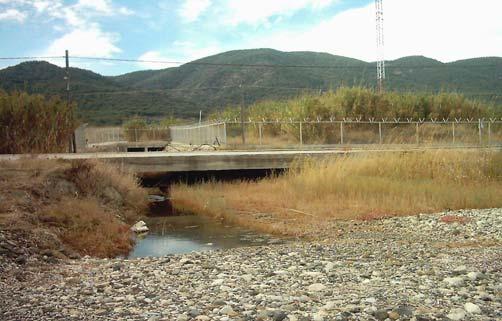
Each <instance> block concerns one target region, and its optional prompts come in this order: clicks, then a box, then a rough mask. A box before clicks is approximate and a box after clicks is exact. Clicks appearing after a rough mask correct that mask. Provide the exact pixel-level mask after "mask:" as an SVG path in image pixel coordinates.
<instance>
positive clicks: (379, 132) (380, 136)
mask: <svg viewBox="0 0 502 321" xmlns="http://www.w3.org/2000/svg"><path fill="white" fill-rule="evenodd" d="M378 137H379V139H380V140H379V141H380V145H381V144H382V122H378Z"/></svg>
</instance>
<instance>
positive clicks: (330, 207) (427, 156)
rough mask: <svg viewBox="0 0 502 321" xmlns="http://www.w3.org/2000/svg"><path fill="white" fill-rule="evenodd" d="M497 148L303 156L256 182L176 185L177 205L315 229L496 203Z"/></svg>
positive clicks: (261, 223)
mask: <svg viewBox="0 0 502 321" xmlns="http://www.w3.org/2000/svg"><path fill="white" fill-rule="evenodd" d="M501 164H502V153H501V152H477V151H475V152H474V151H424V152H408V153H396V152H394V153H366V154H360V155H356V156H344V157H334V158H329V159H325V160H323V161H315V160H304V161H301V162H298V163H297V164H296V166H294V167H293V168H292V169H290V170H289V172H288V173H287V174H285V175H284V176H281V177H270V178H267V179H264V180H262V181H259V182H248V181H240V182H231V183H221V182H209V183H204V184H200V185H197V186H187V185H183V184H181V185H177V186H174V187H173V188H172V190H171V192H172V198H173V204H174V206H175V207H176V208H178V209H181V210H187V211H191V212H195V213H199V214H202V215H208V216H212V217H215V218H219V219H223V220H226V221H228V222H230V223H234V224H239V225H244V226H247V227H250V228H254V229H257V230H261V231H265V232H272V233H279V234H287V235H309V234H314V233H315V232H316V230H317V229H319V227H320V226H323V224H324V223H326V222H327V221H330V220H340V219H342V220H343V219H363V220H372V219H378V218H382V217H386V216H394V215H411V214H416V213H428V212H436V211H440V210H444V209H448V208H449V209H461V208H487V207H501V206H502V165H501Z"/></svg>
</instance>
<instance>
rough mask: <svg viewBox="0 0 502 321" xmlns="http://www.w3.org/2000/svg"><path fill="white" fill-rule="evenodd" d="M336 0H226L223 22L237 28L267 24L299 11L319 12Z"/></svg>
mask: <svg viewBox="0 0 502 321" xmlns="http://www.w3.org/2000/svg"><path fill="white" fill-rule="evenodd" d="M335 2H338V1H337V0H254V1H232V0H227V3H226V4H225V9H224V12H225V14H224V19H223V22H224V23H226V24H228V25H232V26H237V25H239V24H249V25H259V24H268V23H269V20H270V18H272V17H274V16H288V15H291V14H293V13H295V12H297V11H298V10H300V9H304V8H311V9H314V10H319V9H322V8H325V7H326V6H329V5H331V4H333V3H335Z"/></svg>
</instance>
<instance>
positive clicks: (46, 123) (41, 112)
mask: <svg viewBox="0 0 502 321" xmlns="http://www.w3.org/2000/svg"><path fill="white" fill-rule="evenodd" d="M74 110H75V105H74V104H70V105H67V103H66V102H64V101H62V100H61V99H60V98H59V97H50V98H45V97H44V96H42V95H30V94H27V93H25V92H17V91H16V92H12V93H6V92H3V91H0V154H15V153H48V152H62V151H65V150H67V149H68V144H69V141H70V137H71V133H72V132H73V131H74V130H75V126H76V122H75V117H74Z"/></svg>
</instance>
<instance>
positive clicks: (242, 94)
mask: <svg viewBox="0 0 502 321" xmlns="http://www.w3.org/2000/svg"><path fill="white" fill-rule="evenodd" d="M239 88H240V89H241V132H242V145H246V132H245V128H244V127H245V126H244V87H242V83H241V84H240V85H239Z"/></svg>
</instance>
